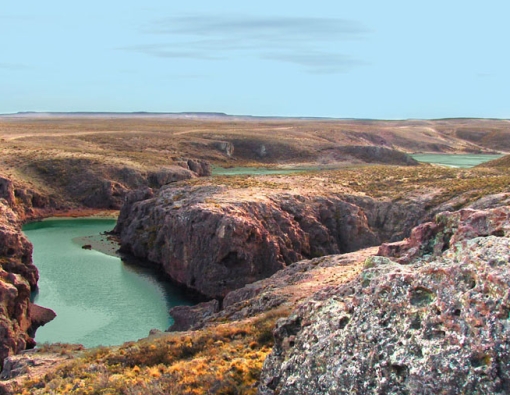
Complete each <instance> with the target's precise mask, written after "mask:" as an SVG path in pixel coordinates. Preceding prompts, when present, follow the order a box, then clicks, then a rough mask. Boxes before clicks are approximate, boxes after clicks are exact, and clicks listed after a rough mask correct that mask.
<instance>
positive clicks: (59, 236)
mask: <svg viewBox="0 0 510 395" xmlns="http://www.w3.org/2000/svg"><path fill="white" fill-rule="evenodd" d="M114 224H115V220H112V219H97V218H94V219H90V218H73V219H49V220H44V221H40V222H32V223H28V224H26V225H24V226H23V231H24V232H25V234H26V235H27V237H28V238H29V240H30V242H31V243H32V244H33V246H34V252H33V261H34V264H35V265H36V266H37V268H38V269H39V273H40V279H39V285H38V287H39V290H38V292H37V293H35V294H34V301H35V302H36V303H37V304H39V305H42V306H45V307H48V308H51V309H53V310H54V311H55V312H56V313H57V318H55V320H54V321H52V322H50V323H48V324H47V325H46V326H44V327H41V328H39V329H38V331H37V334H36V341H37V342H38V343H42V342H50V343H53V342H66V343H80V344H83V345H84V346H86V347H94V346H98V345H105V346H106V345H116V344H121V343H123V342H125V341H130V340H137V339H139V338H142V337H146V336H147V335H148V334H149V331H150V330H151V329H153V328H156V329H160V330H165V329H167V328H168V327H169V326H170V325H171V324H172V323H173V320H172V319H171V317H170V315H169V313H168V310H169V309H170V308H171V307H174V306H177V305H190V304H193V303H194V300H193V299H192V298H190V297H189V296H188V295H186V293H185V292H184V291H183V289H182V288H180V287H177V286H176V285H175V284H172V283H171V282H169V281H167V279H166V278H165V277H164V276H163V275H162V273H161V271H159V270H158V268H155V267H154V266H153V265H151V264H149V263H143V262H140V261H139V260H137V259H135V258H131V257H130V258H128V259H126V258H125V257H123V258H122V259H121V257H119V256H116V253H115V252H114V250H116V248H115V246H114V242H113V241H112V240H108V239H107V238H106V235H102V236H101V235H100V233H104V232H105V231H109V230H110V229H111V228H113V226H114ZM91 235H94V236H93V237H91ZM92 240H93V241H94V246H95V247H94V248H95V249H93V248H90V249H89V248H85V249H84V248H82V246H84V245H87V244H88V245H92V244H93V243H92V242H90V243H88V242H86V241H92ZM101 243H103V247H108V254H105V253H104V252H106V251H103V252H101V249H103V250H105V248H100V247H98V244H101Z"/></svg>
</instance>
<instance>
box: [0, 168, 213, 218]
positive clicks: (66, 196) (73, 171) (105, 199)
mask: <svg viewBox="0 0 510 395" xmlns="http://www.w3.org/2000/svg"><path fill="white" fill-rule="evenodd" d="M29 169H30V171H31V172H32V173H35V174H36V175H37V177H38V178H40V179H42V180H44V182H45V183H47V184H48V185H49V186H51V188H53V189H54V190H55V191H57V195H59V197H60V199H62V200H63V201H67V202H74V203H75V204H76V203H77V204H79V205H80V206H85V207H89V208H100V209H112V210H119V209H120V208H121V207H122V205H123V203H124V198H125V197H126V195H127V193H128V192H130V191H133V190H137V189H140V188H146V187H151V188H155V189H158V188H160V187H162V186H164V185H167V184H170V183H174V182H177V181H182V180H189V179H191V178H195V177H203V176H208V175H210V174H211V165H210V164H209V163H208V162H207V161H203V160H198V159H182V160H179V161H177V162H175V163H174V162H171V163H170V164H169V165H168V166H159V167H157V168H153V169H150V170H145V169H141V168H138V167H130V166H128V165H121V164H117V163H101V162H98V161H97V160H92V159H84V158H80V159H74V158H57V159H45V160H40V161H36V162H33V163H31V164H30V165H29ZM2 185H3V184H2V182H1V180H0V195H2V194H3V193H4V192H3V189H4V188H3V187H2ZM6 193H7V192H6ZM24 195H27V194H26V193H25V194H23V193H22V192H20V198H21V199H23V206H25V207H28V206H30V204H31V203H32V204H34V205H37V204H40V203H41V202H42V200H41V198H43V196H41V195H38V194H36V193H35V192H33V191H29V193H28V195H30V196H24ZM30 199H31V201H30V202H29V200H30ZM46 199H48V198H46ZM25 203H27V204H25Z"/></svg>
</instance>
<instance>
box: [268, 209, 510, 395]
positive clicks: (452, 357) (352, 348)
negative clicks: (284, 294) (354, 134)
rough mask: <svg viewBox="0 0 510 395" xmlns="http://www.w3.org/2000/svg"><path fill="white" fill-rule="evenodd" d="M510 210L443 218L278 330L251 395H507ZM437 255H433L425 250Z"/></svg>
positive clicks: (298, 311)
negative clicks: (255, 394) (257, 386)
mask: <svg viewBox="0 0 510 395" xmlns="http://www.w3.org/2000/svg"><path fill="white" fill-rule="evenodd" d="M509 214H510V207H501V208H497V209H493V210H486V211H475V210H461V211H458V212H454V213H442V214H440V215H438V216H437V217H436V218H435V221H434V222H433V223H429V224H424V225H420V226H419V227H418V228H416V229H414V230H413V232H412V234H411V236H410V237H409V239H408V240H406V241H405V242H403V243H394V244H390V245H386V246H385V247H383V248H381V249H380V252H383V253H389V254H390V255H391V256H392V257H394V258H398V259H396V260H400V259H402V258H405V259H404V261H403V263H405V265H401V264H399V263H397V262H395V260H393V259H389V258H386V257H380V256H376V257H370V258H368V259H367V260H366V262H365V268H364V270H363V271H362V273H361V274H360V275H359V276H358V277H357V278H356V279H355V280H353V281H351V282H349V283H347V284H344V285H341V286H337V287H330V288H328V287H325V288H324V289H323V290H322V291H320V292H318V293H316V294H314V295H312V296H311V297H310V298H309V299H308V300H307V301H306V302H304V303H303V304H301V305H300V306H298V307H297V308H296V309H295V310H294V311H293V312H292V313H291V314H290V315H289V317H288V318H286V319H283V320H280V321H278V323H277V325H276V328H275V330H274V332H273V334H274V337H275V346H274V348H273V350H272V352H271V354H270V355H269V356H268V358H267V359H266V361H265V362H264V367H263V371H262V374H261V379H260V382H261V385H260V387H259V392H258V393H259V394H260V395H274V394H280V395H291V394H303V395H306V394H310V395H312V394H322V393H331V394H333V393H335V394H336V393H338V394H342V393H357V394H429V393H430V394H434V393H442V394H457V393H466V394H508V393H510V372H509V371H508V369H506V367H507V366H509V365H510V351H509V344H510V326H509V325H508V319H509V311H510V302H509V297H508V296H509V291H508V290H509V289H510V217H509ZM436 247H437V248H436Z"/></svg>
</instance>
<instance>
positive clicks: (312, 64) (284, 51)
mask: <svg viewBox="0 0 510 395" xmlns="http://www.w3.org/2000/svg"><path fill="white" fill-rule="evenodd" d="M143 32H144V33H146V34H149V35H154V36H159V37H167V38H168V41H167V42H166V43H162V44H147V45H137V46H128V47H123V48H118V49H120V50H126V51H134V52H139V53H143V54H146V55H150V56H155V57H160V58H173V59H179V58H181V59H200V60H221V59H228V58H232V57H234V56H241V55H242V56H247V55H248V56H253V57H257V58H259V59H263V60H269V61H278V62H287V63H294V64H297V65H300V66H303V67H304V68H305V70H306V71H308V72H311V73H337V72H345V71H348V70H349V69H351V68H352V67H356V66H359V65H360V64H362V63H363V62H361V61H357V60H355V59H352V58H350V57H349V56H348V55H345V54H342V53H340V52H338V51H337V50H336V48H338V47H341V43H342V42H344V41H347V40H350V41H352V40H361V39H364V38H365V37H366V35H367V33H368V32H369V30H368V29H366V28H365V27H364V26H362V25H361V24H360V23H358V22H356V21H351V20H347V19H335V18H303V17H299V18H298V17H249V16H205V15H191V16H181V17H172V18H166V19H161V20H158V21H155V22H154V23H153V24H152V25H151V26H148V27H147V26H146V27H145V28H144V29H143ZM331 48H334V49H331ZM241 53H242V54H241Z"/></svg>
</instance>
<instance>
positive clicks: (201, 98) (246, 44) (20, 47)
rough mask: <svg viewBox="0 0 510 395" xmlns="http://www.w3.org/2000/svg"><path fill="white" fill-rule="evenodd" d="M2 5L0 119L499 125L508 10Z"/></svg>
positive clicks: (509, 95) (192, 0)
mask: <svg viewBox="0 0 510 395" xmlns="http://www.w3.org/2000/svg"><path fill="white" fill-rule="evenodd" d="M0 1H1V5H0V43H1V51H0V113H14V112H18V111H53V112H68V111H69V112H71V111H101V112H131V111H148V112H202V111H204V112H225V113H228V114H233V115H261V116H300V117H336V118H375V119H406V118H422V119H429V118H447V117H486V118H510V73H509V70H510V51H509V50H508V40H509V38H510V23H508V15H510V2H509V1H508V0H498V1H496V0H486V1H484V2H481V1H471V0H464V1H457V0H449V1H444V0H442V1H437V0H429V1H414V2H411V1H408V0H407V1H394V0H386V1H380V0H359V1H352V0H351V1H343V0H336V1H330V0H326V1H321V0H315V1H306V2H305V1H300V0H292V1H290V0H271V1H267V0H258V1H256V2H243V1H239V0H235V1H230V0H227V1H222V0H216V1H206V0H187V1H180V2H175V1H169V0H144V1H139V0H138V1H135V0H123V1H117V0H101V1H98V0H88V1H86V2H85V1H84V2H70V1H60V0H59V1H54V0H47V1H44V2H41V1H34V0H16V1H15V0H0Z"/></svg>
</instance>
